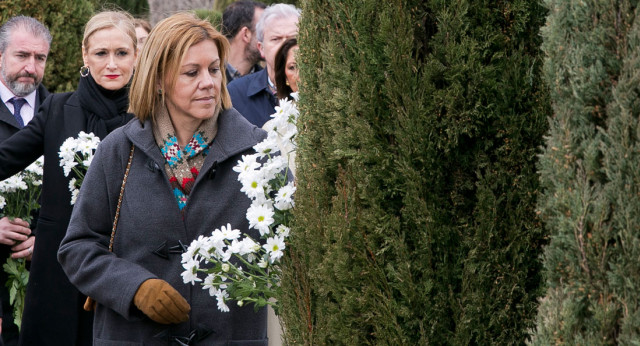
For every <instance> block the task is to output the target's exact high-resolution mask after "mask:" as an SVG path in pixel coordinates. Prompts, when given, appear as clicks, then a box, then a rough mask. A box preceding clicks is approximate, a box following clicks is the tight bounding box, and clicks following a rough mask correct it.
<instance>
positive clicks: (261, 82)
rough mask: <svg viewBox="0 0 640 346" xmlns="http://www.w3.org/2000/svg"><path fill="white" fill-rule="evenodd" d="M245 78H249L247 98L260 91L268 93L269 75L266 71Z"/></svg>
mask: <svg viewBox="0 0 640 346" xmlns="http://www.w3.org/2000/svg"><path fill="white" fill-rule="evenodd" d="M247 78H251V81H250V82H249V85H248V87H247V96H248V97H252V96H254V95H256V94H258V93H261V92H262V91H266V92H269V80H268V78H269V75H268V74H267V69H266V68H265V69H262V70H260V71H258V72H256V73H252V74H250V75H249V76H247Z"/></svg>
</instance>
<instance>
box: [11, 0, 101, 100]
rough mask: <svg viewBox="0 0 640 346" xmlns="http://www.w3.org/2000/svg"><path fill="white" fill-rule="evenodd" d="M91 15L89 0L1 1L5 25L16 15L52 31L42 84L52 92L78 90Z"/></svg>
mask: <svg viewBox="0 0 640 346" xmlns="http://www.w3.org/2000/svg"><path fill="white" fill-rule="evenodd" d="M44 8H46V11H43V9H44ZM92 14H93V4H92V2H91V1H89V0H86V1H85V0H45V1H41V0H3V1H0V21H1V22H2V23H4V22H5V21H7V20H8V19H9V18H11V17H13V16H17V15H25V16H30V17H33V18H36V19H37V20H39V21H40V22H42V23H43V24H44V25H45V26H47V27H48V28H49V31H50V32H51V36H53V40H52V42H51V48H50V51H49V57H48V58H47V68H46V70H45V75H44V80H43V82H42V83H43V84H44V85H45V86H46V87H47V89H49V91H50V92H63V91H71V90H75V88H76V86H77V84H78V78H80V75H79V72H78V71H79V70H80V66H82V34H83V31H84V25H85V24H86V22H87V20H89V18H90V17H91V15H92Z"/></svg>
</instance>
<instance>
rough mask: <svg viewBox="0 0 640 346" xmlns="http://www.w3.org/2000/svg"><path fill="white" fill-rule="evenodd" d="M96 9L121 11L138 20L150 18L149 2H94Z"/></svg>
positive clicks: (139, 0) (138, 0)
mask: <svg viewBox="0 0 640 346" xmlns="http://www.w3.org/2000/svg"><path fill="white" fill-rule="evenodd" d="M93 1H95V4H96V6H95V8H96V9H98V10H102V9H103V8H104V9H113V8H116V9H119V10H124V11H127V12H129V13H131V14H132V15H133V16H134V17H136V18H145V19H146V18H147V17H148V16H149V2H148V1H147V0H93Z"/></svg>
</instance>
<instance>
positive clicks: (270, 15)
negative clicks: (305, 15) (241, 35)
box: [256, 4, 302, 42]
mask: <svg viewBox="0 0 640 346" xmlns="http://www.w3.org/2000/svg"><path fill="white" fill-rule="evenodd" d="M301 12H302V11H301V10H300V9H299V8H297V7H295V6H293V5H289V4H273V5H271V6H269V7H267V8H266V9H265V10H264V12H262V16H261V17H260V20H259V21H258V24H256V36H257V39H258V42H263V40H264V28H265V27H266V26H267V24H268V23H271V22H272V21H274V20H276V19H282V18H289V17H296V18H300V13H301Z"/></svg>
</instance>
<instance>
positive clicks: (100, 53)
mask: <svg viewBox="0 0 640 346" xmlns="http://www.w3.org/2000/svg"><path fill="white" fill-rule="evenodd" d="M106 54H107V53H106V52H103V51H100V52H96V55H97V56H105V55H106Z"/></svg>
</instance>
